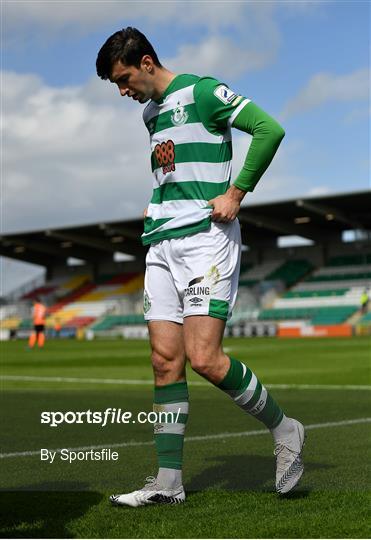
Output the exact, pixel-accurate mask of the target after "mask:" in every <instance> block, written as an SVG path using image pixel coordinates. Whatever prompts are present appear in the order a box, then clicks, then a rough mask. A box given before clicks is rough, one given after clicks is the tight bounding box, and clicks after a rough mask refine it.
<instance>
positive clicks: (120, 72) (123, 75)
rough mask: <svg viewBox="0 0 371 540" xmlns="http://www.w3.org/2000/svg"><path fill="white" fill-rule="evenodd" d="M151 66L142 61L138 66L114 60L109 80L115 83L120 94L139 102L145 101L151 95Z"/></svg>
mask: <svg viewBox="0 0 371 540" xmlns="http://www.w3.org/2000/svg"><path fill="white" fill-rule="evenodd" d="M150 71H151V66H149V65H148V64H147V63H146V62H142V63H141V65H140V67H139V68H136V67H135V66H126V65H124V64H123V63H122V62H120V61H118V62H116V63H115V64H114V65H113V67H112V73H111V82H113V83H115V84H117V86H118V89H119V92H120V94H121V95H122V96H128V97H130V98H132V99H134V100H135V101H139V103H145V102H146V101H148V100H149V99H151V98H152V95H153V80H152V79H153V78H152V77H151V75H150Z"/></svg>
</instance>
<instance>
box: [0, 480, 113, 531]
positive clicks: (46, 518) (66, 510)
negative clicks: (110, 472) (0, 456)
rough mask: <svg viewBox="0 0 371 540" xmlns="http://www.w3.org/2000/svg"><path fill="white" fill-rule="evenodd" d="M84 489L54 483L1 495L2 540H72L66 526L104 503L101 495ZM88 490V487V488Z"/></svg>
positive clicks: (0, 526)
mask: <svg viewBox="0 0 371 540" xmlns="http://www.w3.org/2000/svg"><path fill="white" fill-rule="evenodd" d="M84 487H85V486H83V485H79V491H69V489H70V490H71V489H76V484H75V483H73V485H71V486H69V484H68V483H65V482H60V483H58V484H56V483H53V486H52V488H53V490H55V489H58V490H59V491H46V485H45V484H43V485H37V484H35V485H33V486H27V487H26V488H25V491H3V492H0V507H1V514H2V517H1V525H0V538H70V537H71V534H70V533H69V532H68V530H67V528H66V525H67V524H68V523H69V522H70V521H72V520H73V519H77V518H79V517H81V516H83V515H84V514H85V513H86V512H87V511H88V510H89V509H90V508H91V507H92V506H95V505H97V504H98V503H99V502H100V501H101V500H102V497H103V496H102V494H101V493H97V492H92V491H82V490H83V489H84ZM85 489H86V487H85Z"/></svg>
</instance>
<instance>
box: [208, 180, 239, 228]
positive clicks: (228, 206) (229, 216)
mask: <svg viewBox="0 0 371 540" xmlns="http://www.w3.org/2000/svg"><path fill="white" fill-rule="evenodd" d="M232 188H233V189H232ZM244 195H245V192H244V191H241V190H240V189H237V188H234V186H231V187H230V188H229V190H228V191H227V192H226V193H224V195H219V196H218V197H215V198H214V199H211V200H210V201H209V202H208V204H209V205H210V206H212V207H213V208H214V210H213V212H212V214H211V220H212V221H216V222H218V223H230V222H231V221H234V220H235V219H236V217H237V214H238V212H239V210H240V204H241V201H242V199H243V197H244Z"/></svg>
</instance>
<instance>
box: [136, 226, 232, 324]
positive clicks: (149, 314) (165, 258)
mask: <svg viewBox="0 0 371 540" xmlns="http://www.w3.org/2000/svg"><path fill="white" fill-rule="evenodd" d="M240 259H241V232H240V224H239V222H238V220H237V219H236V220H234V221H233V222H232V223H216V222H212V223H211V225H210V228H209V229H208V230H206V231H202V232H199V233H196V234H192V235H189V236H183V237H181V238H171V239H170V240H162V241H161V242H158V243H156V244H152V245H151V247H150V248H149V251H148V253H147V257H146V275H145V279H144V317H145V319H146V320H147V321H174V322H177V323H183V318H184V317H189V316H190V315H209V316H210V317H216V318H218V319H222V320H224V321H226V320H227V319H228V318H229V317H230V316H231V314H232V309H233V306H234V304H235V301H236V296H237V289H238V279H239V274H240Z"/></svg>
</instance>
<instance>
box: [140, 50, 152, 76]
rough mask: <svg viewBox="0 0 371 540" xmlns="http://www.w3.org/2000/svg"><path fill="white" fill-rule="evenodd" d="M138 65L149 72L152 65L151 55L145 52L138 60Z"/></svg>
mask: <svg viewBox="0 0 371 540" xmlns="http://www.w3.org/2000/svg"><path fill="white" fill-rule="evenodd" d="M140 66H141V68H142V69H144V71H147V72H148V73H151V72H152V71H153V67H154V63H153V60H152V57H151V56H150V55H149V54H145V55H144V56H143V58H142V60H141V62H140Z"/></svg>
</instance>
